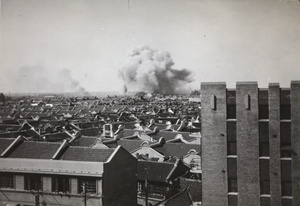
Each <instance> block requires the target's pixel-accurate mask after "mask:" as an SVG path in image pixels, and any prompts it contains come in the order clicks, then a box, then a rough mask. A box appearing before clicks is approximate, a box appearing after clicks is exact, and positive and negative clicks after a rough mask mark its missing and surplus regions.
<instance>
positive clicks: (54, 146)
mask: <svg viewBox="0 0 300 206" xmlns="http://www.w3.org/2000/svg"><path fill="white" fill-rule="evenodd" d="M59 147H60V143H53V142H36V141H25V142H23V143H22V144H20V145H19V146H18V147H17V148H15V149H14V150H13V151H12V152H11V153H10V154H9V155H8V157H10V158H32V159H51V158H52V157H53V155H54V154H55V152H56V151H57V150H58V148H59Z"/></svg>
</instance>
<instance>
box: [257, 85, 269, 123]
mask: <svg viewBox="0 0 300 206" xmlns="http://www.w3.org/2000/svg"><path fill="white" fill-rule="evenodd" d="M268 97H269V93H268V90H264V89H260V90H259V91H258V118H259V119H269V105H268V104H269V100H268Z"/></svg>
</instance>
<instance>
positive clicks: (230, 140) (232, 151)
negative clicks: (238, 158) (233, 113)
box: [227, 122, 237, 155]
mask: <svg viewBox="0 0 300 206" xmlns="http://www.w3.org/2000/svg"><path fill="white" fill-rule="evenodd" d="M236 154H237V153H236V122H227V155H236Z"/></svg>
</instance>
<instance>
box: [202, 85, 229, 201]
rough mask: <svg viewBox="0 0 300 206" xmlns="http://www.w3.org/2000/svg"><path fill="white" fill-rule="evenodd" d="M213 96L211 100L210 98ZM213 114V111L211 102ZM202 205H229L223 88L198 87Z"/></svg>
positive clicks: (224, 89) (212, 86) (224, 86)
mask: <svg viewBox="0 0 300 206" xmlns="http://www.w3.org/2000/svg"><path fill="white" fill-rule="evenodd" d="M213 95H214V97H213ZM213 99H215V101H216V102H215V103H216V108H215V110H214V109H213V108H212V107H213V106H214V105H212V104H214V102H213V101H214V100H213ZM201 107H202V113H201V123H202V144H201V145H202V191H203V193H202V200H203V205H205V206H208V205H210V206H212V205H214V206H215V205H225V206H226V205H228V200H227V172H226V171H227V138H226V84H225V83H202V84H201Z"/></svg>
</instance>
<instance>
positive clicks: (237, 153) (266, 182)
mask: <svg viewBox="0 0 300 206" xmlns="http://www.w3.org/2000/svg"><path fill="white" fill-rule="evenodd" d="M201 107H202V113H201V123H202V144H201V145H202V180H203V181H202V198H203V205H204V206H215V205H225V206H226V205H229V206H235V205H241V206H248V205H249V206H253V205H262V206H265V205H266V206H268V205H280V206H298V205H300V184H299V183H300V82H299V81H292V82H291V88H280V87H279V84H276V83H270V84H269V87H268V89H259V88H258V85H257V83H256V82H238V83H237V85H236V89H227V88H226V84H225V83H202V85H201Z"/></svg>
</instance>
